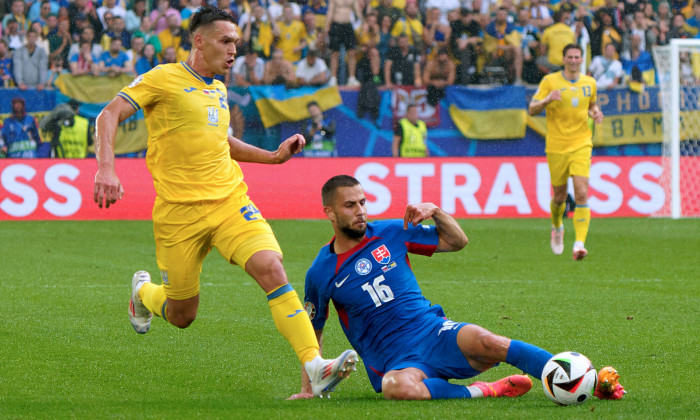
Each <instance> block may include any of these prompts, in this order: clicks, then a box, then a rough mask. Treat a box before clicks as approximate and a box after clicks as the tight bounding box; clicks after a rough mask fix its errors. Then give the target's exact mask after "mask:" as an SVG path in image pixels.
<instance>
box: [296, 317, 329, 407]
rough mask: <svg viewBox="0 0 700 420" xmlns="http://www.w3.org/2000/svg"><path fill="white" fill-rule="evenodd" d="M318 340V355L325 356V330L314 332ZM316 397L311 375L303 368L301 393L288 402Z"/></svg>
mask: <svg viewBox="0 0 700 420" xmlns="http://www.w3.org/2000/svg"><path fill="white" fill-rule="evenodd" d="M314 331H315V332H316V339H317V340H318V353H319V354H323V330H314ZM313 397H314V391H313V389H312V388H311V381H310V380H309V374H308V373H306V369H305V368H304V366H302V367H301V391H299V393H298V394H294V395H292V396H291V397H289V398H287V399H288V400H308V399H310V398H313Z"/></svg>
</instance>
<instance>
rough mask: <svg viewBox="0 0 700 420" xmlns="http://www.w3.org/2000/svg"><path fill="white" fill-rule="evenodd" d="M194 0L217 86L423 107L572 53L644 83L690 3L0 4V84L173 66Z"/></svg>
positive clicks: (697, 6) (44, 84)
mask: <svg viewBox="0 0 700 420" xmlns="http://www.w3.org/2000/svg"><path fill="white" fill-rule="evenodd" d="M203 2H208V3H210V2H213V3H214V5H215V6H218V7H220V8H222V9H224V10H226V11H228V12H229V13H231V15H232V16H234V18H235V19H236V21H237V22H238V26H239V30H240V36H241V45H240V47H239V57H238V59H237V60H236V62H235V64H234V66H233V67H232V69H231V71H230V73H229V74H227V75H222V79H223V80H224V81H225V82H226V83H227V84H228V85H230V86H249V85H257V84H285V85H287V86H289V87H292V86H300V85H310V86H319V85H324V84H330V85H336V84H341V85H347V86H348V87H357V86H360V85H361V84H364V83H369V82H372V83H374V84H376V85H383V86H386V87H391V86H392V85H414V86H424V87H426V88H427V89H428V90H429V94H430V95H429V96H430V100H431V101H438V100H439V99H440V98H441V97H442V95H444V88H445V86H446V85H450V84H460V85H466V84H479V83H482V84H483V83H487V84H493V83H503V84H522V83H529V84H536V83H538V82H539V80H540V79H541V78H542V77H543V75H545V74H547V73H549V72H552V71H557V70H558V69H559V68H560V66H561V64H562V57H561V50H562V48H563V46H564V45H566V44H568V43H571V42H574V43H579V44H581V45H584V46H585V49H586V52H587V64H589V65H590V67H589V73H590V74H591V75H593V76H594V77H595V78H596V79H597V80H598V81H599V83H600V87H601V88H604V89H608V88H612V87H615V86H618V85H621V84H624V83H628V82H629V81H633V82H638V83H645V82H647V83H650V82H651V80H652V79H653V78H652V79H649V78H646V79H645V77H644V76H645V74H644V73H645V72H647V71H648V70H650V69H651V70H653V67H654V63H653V59H652V57H651V54H650V51H651V48H652V47H653V46H655V45H664V44H667V43H668V42H669V40H670V39H672V38H692V37H698V36H700V34H699V30H700V2H698V3H692V2H691V0H671V2H670V3H669V2H667V1H658V0H297V1H291V0H260V1H257V0H97V3H95V2H93V1H92V0H0V16H1V21H2V25H1V27H0V80H1V81H2V85H3V86H4V87H18V88H20V89H27V88H34V89H38V90H41V89H45V88H51V87H52V83H53V81H54V80H55V79H56V77H57V76H58V75H59V74H60V73H62V72H69V73H71V74H73V75H75V76H80V75H93V76H99V75H102V76H105V77H113V76H118V75H121V74H133V75H137V74H142V73H144V72H147V71H148V70H150V69H151V68H153V67H154V66H156V65H158V64H160V63H168V62H177V61H183V60H186V58H187V56H188V54H189V50H190V48H191V43H190V39H189V34H188V31H187V26H188V23H189V18H190V16H191V15H192V14H193V13H194V12H196V11H197V9H198V8H199V7H201V5H202V3H203ZM685 81H687V82H689V83H690V82H693V83H694V82H695V80H694V77H693V75H692V73H691V74H690V75H689V76H687V77H686V78H685Z"/></svg>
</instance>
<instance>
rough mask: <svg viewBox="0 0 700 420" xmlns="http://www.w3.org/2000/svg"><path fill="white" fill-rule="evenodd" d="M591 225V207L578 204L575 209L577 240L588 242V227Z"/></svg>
mask: <svg viewBox="0 0 700 420" xmlns="http://www.w3.org/2000/svg"><path fill="white" fill-rule="evenodd" d="M590 225H591V209H590V208H589V207H588V206H578V205H577V206H576V210H574V230H575V231H576V241H577V242H578V241H581V242H586V236H588V227H589V226H590Z"/></svg>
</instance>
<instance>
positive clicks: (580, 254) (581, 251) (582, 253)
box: [574, 241, 588, 261]
mask: <svg viewBox="0 0 700 420" xmlns="http://www.w3.org/2000/svg"><path fill="white" fill-rule="evenodd" d="M587 256H588V251H586V248H584V246H583V242H581V241H576V243H575V244H574V261H580V260H582V259H584V258H586V257H587Z"/></svg>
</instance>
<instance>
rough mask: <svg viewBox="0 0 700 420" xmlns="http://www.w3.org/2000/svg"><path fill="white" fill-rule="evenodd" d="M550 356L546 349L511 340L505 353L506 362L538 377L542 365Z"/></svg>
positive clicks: (540, 373)
mask: <svg viewBox="0 0 700 420" xmlns="http://www.w3.org/2000/svg"><path fill="white" fill-rule="evenodd" d="M551 358H552V353H550V352H548V351H546V350H542V349H541V348H539V347H537V346H533V345H532V344H529V343H525V342H522V341H518V340H511V342H510V347H508V354H507V355H506V363H508V364H509V365H511V366H515V367H517V368H518V369H520V370H522V371H523V372H525V373H527V374H528V375H532V376H534V377H535V378H537V379H540V378H541V377H542V370H543V369H544V365H545V364H547V361H548V360H549V359H551Z"/></svg>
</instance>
